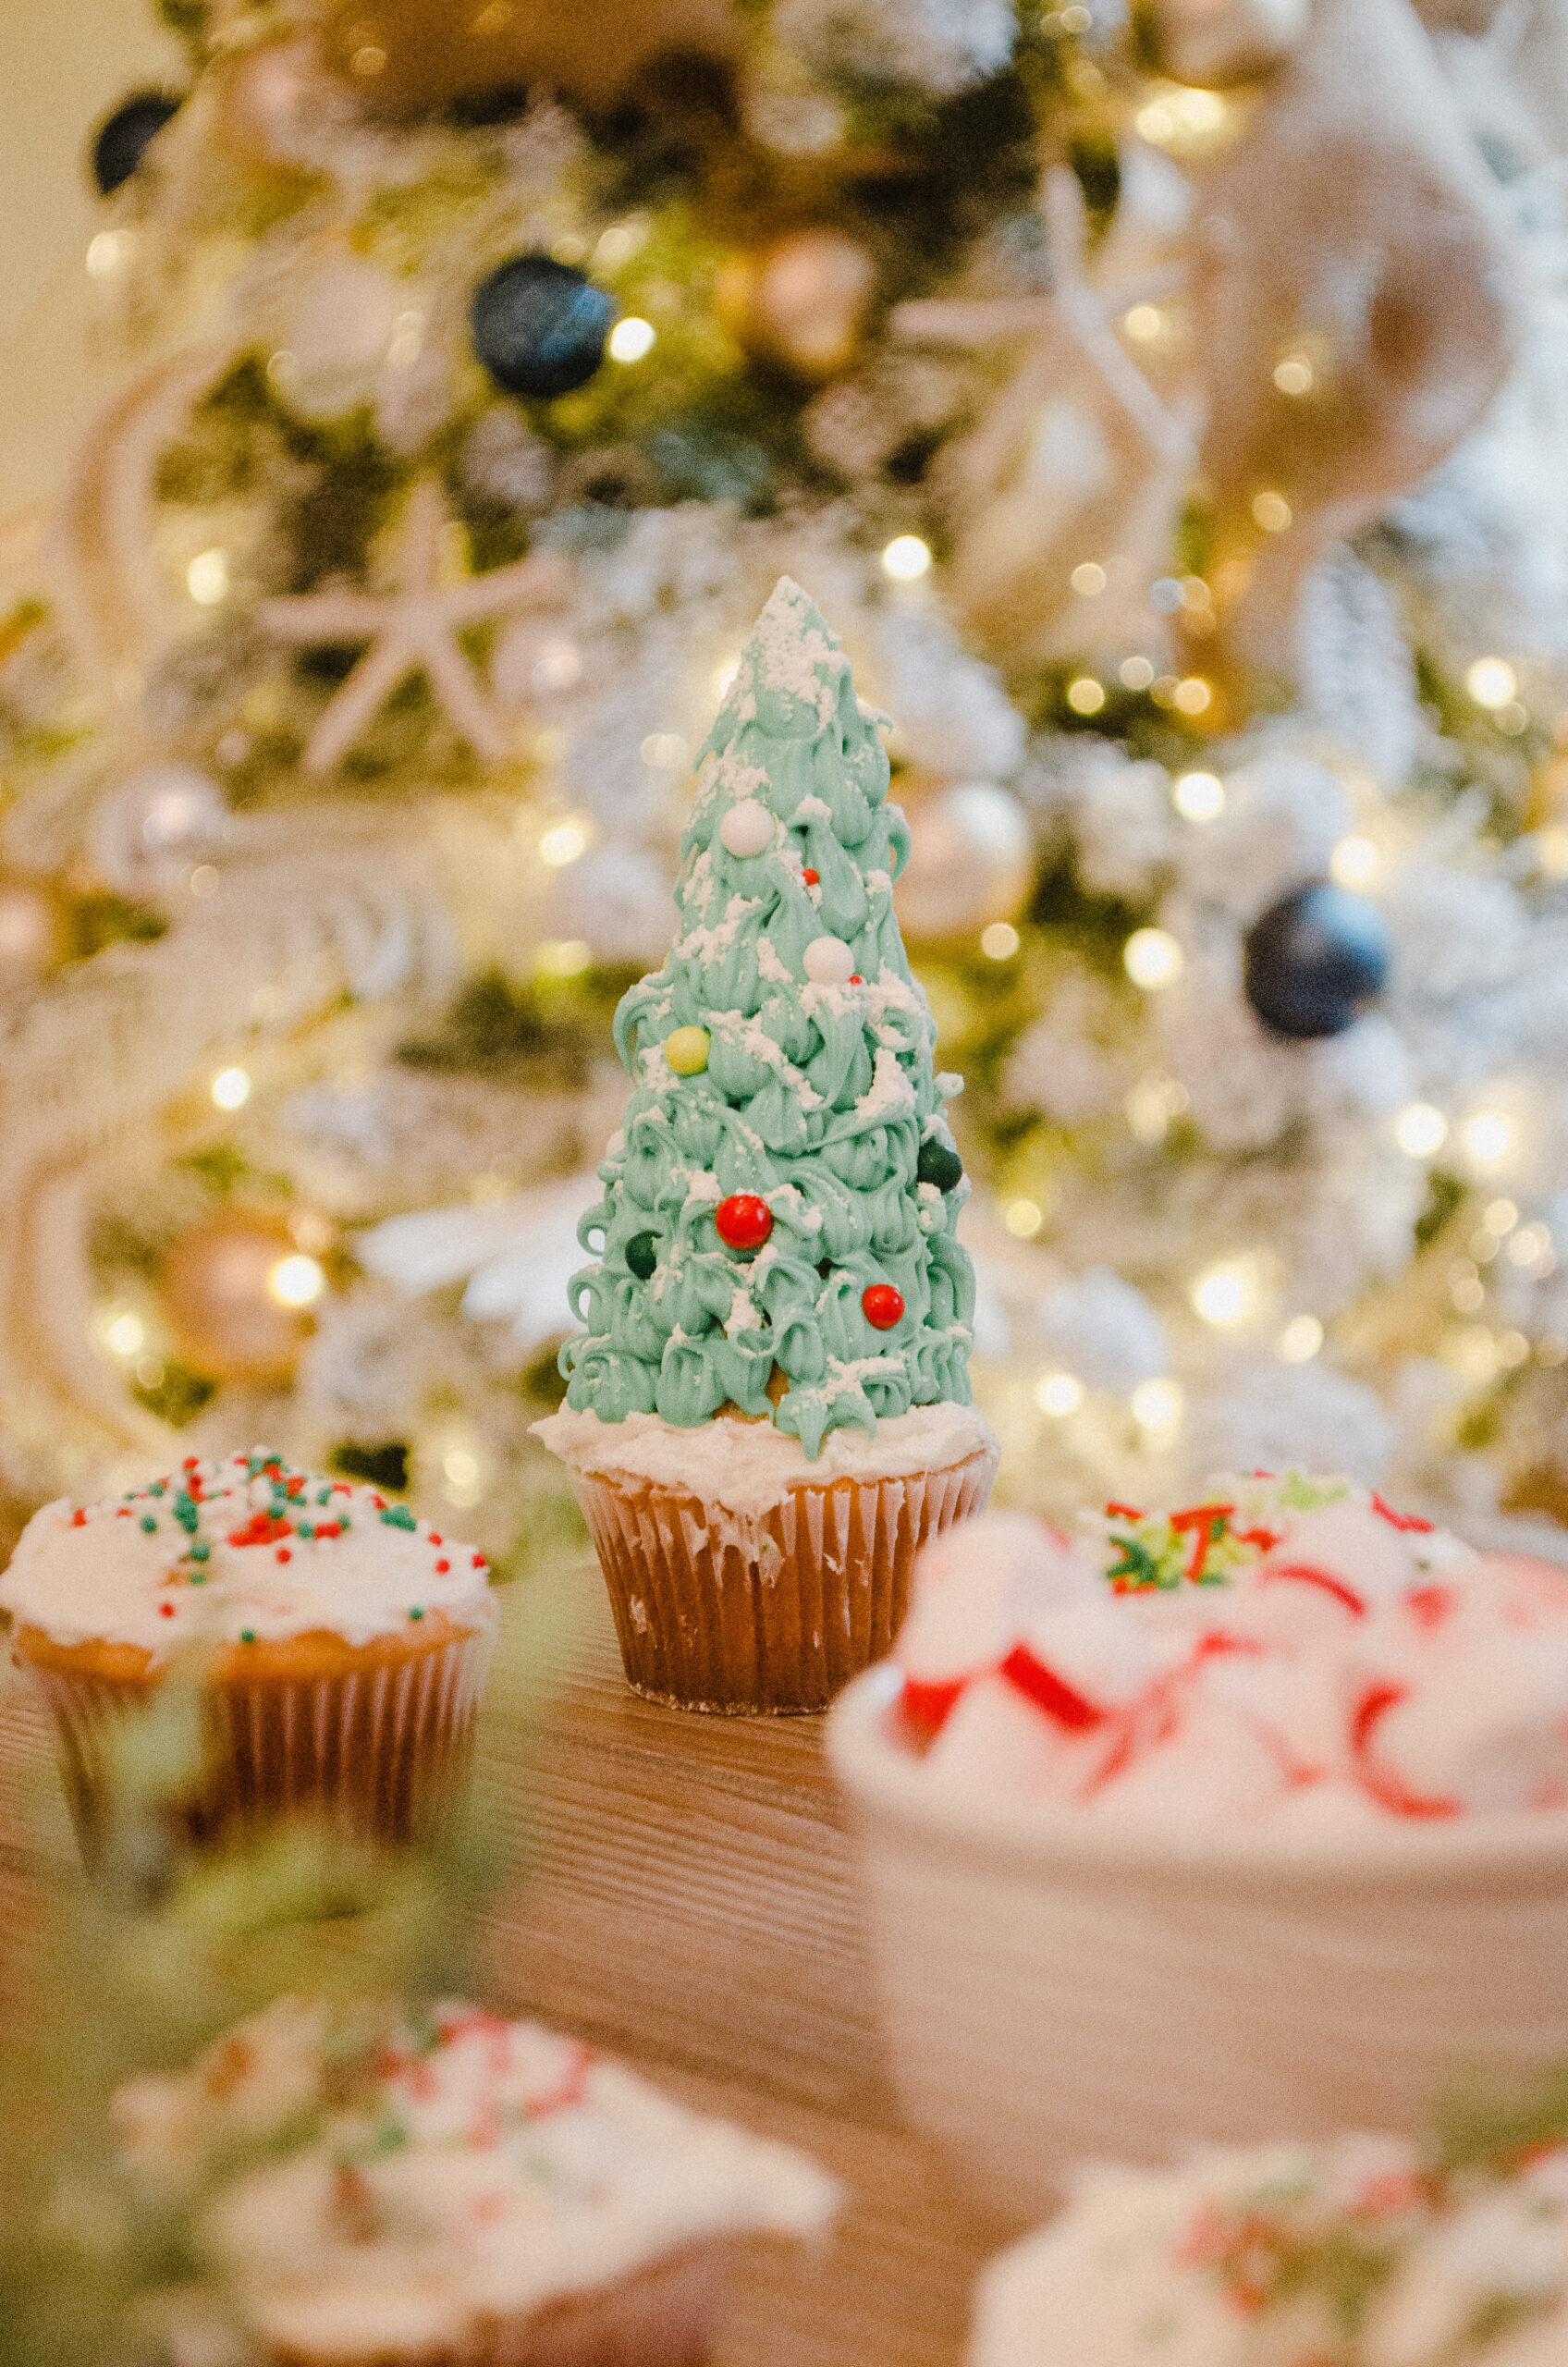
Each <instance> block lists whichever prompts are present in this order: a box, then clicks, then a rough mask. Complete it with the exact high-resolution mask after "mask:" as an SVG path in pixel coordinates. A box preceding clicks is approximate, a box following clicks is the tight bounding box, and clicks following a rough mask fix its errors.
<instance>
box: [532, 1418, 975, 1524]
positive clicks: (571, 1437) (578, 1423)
mask: <svg viewBox="0 0 1568 2367" xmlns="http://www.w3.org/2000/svg"><path fill="white" fill-rule="evenodd" d="M533 1435H534V1437H535V1438H537V1439H541V1440H543V1441H544V1443H545V1446H547V1447H548V1448H549V1450H550V1452H551V1453H552V1454H557V1455H558V1456H559V1457H560V1459H561V1461H562V1462H563V1463H564V1464H566V1465H567V1466H568V1467H569V1469H570V1470H573V1471H578V1472H582V1473H583V1474H584V1475H585V1476H588V1477H593V1478H599V1477H604V1478H620V1479H634V1480H635V1479H644V1480H650V1481H652V1482H653V1483H654V1485H655V1486H656V1487H663V1488H672V1489H680V1490H681V1491H682V1493H684V1494H688V1495H692V1496H695V1497H697V1498H699V1499H700V1500H701V1501H702V1502H704V1503H705V1504H712V1505H717V1506H718V1507H720V1508H722V1509H723V1510H724V1511H726V1512H731V1513H735V1514H738V1515H748V1516H750V1515H756V1514H758V1513H762V1512H766V1509H767V1508H768V1506H769V1505H771V1504H777V1503H779V1502H782V1501H783V1499H784V1497H785V1496H786V1495H787V1494H788V1492H789V1490H790V1489H791V1488H802V1487H823V1486H828V1487H830V1486H831V1485H832V1483H833V1481H834V1480H835V1479H845V1478H852V1479H898V1478H913V1477H914V1476H916V1475H917V1474H922V1473H925V1472H927V1471H940V1470H945V1469H947V1468H949V1466H951V1465H953V1464H955V1463H962V1462H963V1461H964V1460H966V1458H967V1457H968V1456H970V1455H972V1454H984V1453H989V1454H992V1455H995V1454H996V1453H997V1452H998V1449H997V1442H996V1440H995V1438H994V1437H993V1436H992V1434H991V1431H990V1429H989V1427H988V1426H987V1424H986V1420H985V1418H984V1417H983V1416H981V1415H979V1414H977V1413H976V1412H975V1410H974V1406H973V1405H949V1404H942V1405H916V1406H913V1407H912V1409H911V1410H910V1412H909V1413H907V1414H896V1415H891V1416H888V1417H886V1418H884V1419H882V1420H879V1421H878V1423H877V1425H876V1437H875V1438H874V1439H869V1438H867V1437H866V1435H865V1433H864V1431H863V1430H857V1429H835V1430H829V1431H828V1432H827V1435H826V1436H825V1437H824V1439H823V1441H822V1448H821V1452H820V1453H818V1454H817V1456H816V1457H815V1461H808V1459H807V1456H806V1453H805V1450H804V1448H803V1447H802V1444H801V1442H800V1441H799V1439H797V1438H792V1437H791V1436H790V1434H789V1433H788V1432H787V1431H785V1430H780V1429H776V1428H775V1427H774V1425H773V1424H772V1423H771V1422H746V1421H737V1420H731V1419H727V1418H725V1417H722V1416H721V1417H718V1418H717V1419H716V1420H713V1421H709V1422H700V1423H698V1424H697V1425H696V1426H695V1427H694V1428H693V1429H677V1428H676V1427H675V1425H674V1424H673V1423H670V1422H667V1421H665V1420H663V1419H662V1418H661V1417H660V1416H659V1415H657V1414H629V1415H628V1416H627V1417H626V1419H625V1420H624V1421H622V1422H603V1421H601V1420H600V1419H599V1417H598V1416H597V1414H594V1413H593V1412H587V1411H585V1412H582V1413H579V1412H577V1411H576V1410H575V1409H574V1408H573V1407H571V1406H570V1405H563V1406H562V1407H561V1408H560V1411H559V1412H558V1413H556V1414H551V1415H549V1416H548V1417H546V1418H545V1420H544V1421H542V1422H535V1423H534V1425H533Z"/></svg>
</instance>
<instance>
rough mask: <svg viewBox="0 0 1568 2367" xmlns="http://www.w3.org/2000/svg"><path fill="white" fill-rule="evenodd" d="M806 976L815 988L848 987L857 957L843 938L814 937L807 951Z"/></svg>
mask: <svg viewBox="0 0 1568 2367" xmlns="http://www.w3.org/2000/svg"><path fill="white" fill-rule="evenodd" d="M805 965H806V975H807V977H808V978H809V979H810V980H811V982H812V984H813V986H814V987H847V986H848V985H849V983H850V980H851V977H852V976H853V975H854V967H855V957H854V955H853V954H852V953H851V951H850V949H849V947H848V946H847V945H846V944H845V943H844V940H843V938H841V937H814V938H812V941H811V943H810V944H809V945H808V946H807V948H806V950H805Z"/></svg>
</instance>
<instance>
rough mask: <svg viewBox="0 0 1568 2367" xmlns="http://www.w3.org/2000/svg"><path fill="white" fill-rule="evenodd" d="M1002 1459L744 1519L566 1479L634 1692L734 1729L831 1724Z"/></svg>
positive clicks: (874, 1481)
mask: <svg viewBox="0 0 1568 2367" xmlns="http://www.w3.org/2000/svg"><path fill="white" fill-rule="evenodd" d="M995 1471H996V1455H995V1453H994V1452H993V1451H992V1450H990V1449H989V1448H982V1449H979V1450H978V1451H976V1452H975V1453H973V1454H970V1455H967V1456H966V1457H965V1458H964V1459H963V1461H962V1462H961V1463H955V1464H951V1465H949V1466H946V1467H945V1468H943V1469H941V1470H937V1471H931V1472H916V1473H912V1474H910V1475H908V1476H906V1477H903V1478H864V1479H859V1478H837V1479H834V1480H833V1481H831V1482H829V1483H828V1484H827V1485H825V1486H821V1487H813V1486H811V1485H809V1484H806V1485H803V1486H801V1487H792V1488H790V1489H789V1490H787V1492H786V1493H785V1495H784V1496H783V1497H782V1498H781V1500H780V1501H779V1502H778V1503H775V1504H771V1505H769V1506H768V1507H767V1509H766V1511H764V1512H761V1513H758V1514H755V1515H737V1514H732V1513H729V1512H728V1511H726V1510H724V1509H723V1508H722V1507H719V1506H717V1505H708V1504H704V1502H702V1501H701V1499H700V1498H699V1497H697V1496H694V1495H691V1494H688V1493H685V1492H683V1491H680V1490H675V1489H670V1488H665V1487H660V1486H658V1485H656V1484H655V1483H654V1482H653V1481H651V1480H637V1479H632V1478H627V1477H611V1476H610V1475H608V1474H606V1473H603V1472H578V1473H575V1474H574V1475H573V1479H574V1485H575V1487H576V1490H577V1498H578V1502H579V1503H580V1504H581V1505H582V1513H583V1517H584V1519H585V1520H586V1521H587V1523H588V1527H589V1530H590V1533H591V1534H592V1536H593V1539H594V1547H595V1549H596V1551H597V1552H598V1556H599V1564H600V1567H601V1568H602V1569H603V1571H604V1574H605V1583H606V1586H607V1588H608V1589H609V1597H610V1606H611V1608H612V1610H613V1611H614V1613H615V1624H616V1632H617V1634H618V1636H619V1639H620V1656H621V1662H622V1664H623V1666H624V1668H625V1670H626V1677H627V1682H628V1684H629V1685H631V1686H632V1687H633V1689H634V1690H635V1691H636V1692H638V1693H643V1694H646V1695H647V1696H648V1698H649V1699H651V1700H655V1701H662V1702H665V1703H667V1704H668V1705H669V1706H670V1707H672V1708H675V1709H681V1710H706V1711H714V1712H717V1713H719V1714H721V1715H729V1716H748V1715H749V1716H758V1715H762V1716H785V1715H790V1714H794V1713H798V1712H802V1711H813V1710H825V1709H826V1708H827V1704H828V1702H829V1701H830V1700H831V1699H833V1696H834V1695H835V1694H836V1693H837V1692H838V1691H839V1688H840V1687H841V1686H844V1685H846V1684H848V1682H849V1680H850V1678H851V1676H854V1675H857V1674H859V1672H860V1671H861V1670H862V1669H863V1668H865V1667H868V1666H869V1665H870V1663H871V1662H873V1661H876V1660H880V1659H881V1657H882V1655H883V1654H884V1653H885V1652H887V1651H888V1650H890V1649H891V1647H892V1642H893V1638H894V1637H895V1636H896V1635H897V1634H898V1631H899V1627H900V1624H901V1622H902V1619H903V1615H904V1613H905V1610H906V1609H907V1607H908V1602H909V1580H910V1569H911V1566H912V1564H913V1560H914V1556H915V1554H916V1553H917V1552H918V1551H919V1550H920V1548H921V1546H922V1545H924V1544H925V1541H926V1539H927V1538H930V1537H935V1536H937V1534H938V1532H939V1531H941V1530H942V1529H944V1528H949V1527H951V1525H952V1523H953V1522H954V1521H956V1520H963V1519H967V1518H968V1516H969V1515H971V1514H972V1513H977V1512H980V1511H982V1510H983V1509H984V1506H985V1503H986V1498H987V1496H988V1495H989V1494H990V1491H991V1480H992V1478H993V1476H994V1475H995Z"/></svg>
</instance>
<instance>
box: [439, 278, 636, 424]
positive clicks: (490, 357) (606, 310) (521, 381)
mask: <svg viewBox="0 0 1568 2367" xmlns="http://www.w3.org/2000/svg"><path fill="white" fill-rule="evenodd" d="M617 310H618V307H617V305H616V301H615V299H614V297H613V296H606V293H605V291H604V289H603V288H595V287H594V284H593V282H592V280H591V279H589V278H588V277H587V276H586V274H585V273H583V272H581V271H574V270H573V269H572V267H571V265H570V264H565V263H557V262H556V261H555V259H554V257H553V256H550V255H514V256H513V257H512V259H511V261H510V263H504V264H501V266H500V268H499V269H498V270H496V271H493V272H491V274H490V275H489V276H488V278H485V279H482V280H481V281H480V283H479V285H478V287H477V288H475V289H474V291H473V301H472V305H471V307H470V311H469V320H470V325H471V326H472V331H473V350H474V351H475V353H477V354H478V356H479V359H480V361H481V362H483V363H484V367H485V369H486V370H488V371H489V373H490V375H491V376H492V378H494V379H495V381H496V385H497V386H504V387H505V388H506V390H507V392H508V395H535V396H542V397H549V396H553V395H570V393H571V391H572V389H573V388H574V387H575V386H586V384H587V382H588V380H589V379H590V378H591V377H592V376H593V374H594V371H595V370H596V369H597V368H598V366H599V364H600V362H602V361H603V360H604V358H605V340H606V337H608V336H609V333H610V327H611V324H612V323H613V322H614V320H615V317H616V313H617Z"/></svg>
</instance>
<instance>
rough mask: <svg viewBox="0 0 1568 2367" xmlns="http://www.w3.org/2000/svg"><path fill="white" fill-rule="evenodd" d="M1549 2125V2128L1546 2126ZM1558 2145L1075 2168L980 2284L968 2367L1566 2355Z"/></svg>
mask: <svg viewBox="0 0 1568 2367" xmlns="http://www.w3.org/2000/svg"><path fill="white" fill-rule="evenodd" d="M1561 2134H1562V2132H1560V2136H1561ZM1565 2358H1568V2147H1565V2146H1564V2145H1563V2144H1562V2142H1557V2143H1555V2144H1547V2145H1544V2146H1542V2147H1540V2148H1539V2149H1532V2150H1531V2151H1530V2152H1529V2153H1528V2154H1527V2155H1524V2154H1522V2153H1521V2154H1516V2155H1514V2156H1513V2157H1512V2158H1510V2157H1509V2156H1507V2155H1502V2156H1500V2157H1496V2158H1493V2159H1489V2160H1486V2161H1483V2162H1480V2163H1478V2164H1474V2165H1470V2166H1469V2167H1467V2168H1466V2169H1464V2170H1463V2171H1457V2172H1456V2171H1444V2170H1441V2169H1439V2168H1434V2167H1432V2166H1431V2165H1430V2164H1429V2163H1428V2162H1427V2160H1426V2159H1424V2157H1423V2156H1422V2155H1421V2154H1420V2153H1419V2152H1417V2150H1416V2148H1415V2146H1414V2145H1412V2144H1410V2143H1409V2142H1408V2141H1406V2140H1403V2139H1399V2138H1393V2137H1342V2138H1341V2139H1339V2140H1336V2141H1334V2142H1332V2143H1329V2144H1326V2145H1320V2146H1308V2145H1292V2144H1276V2145H1267V2146H1259V2147H1256V2148H1255V2149H1250V2150H1247V2151H1244V2152H1243V2151H1225V2152H1221V2151H1218V2150H1215V2151H1207V2152H1199V2153H1194V2155H1193V2156H1191V2158H1190V2159H1189V2160H1187V2161H1186V2162H1184V2163H1183V2164H1182V2165H1181V2166H1180V2167H1178V2168H1176V2169H1174V2170H1170V2171H1158V2170H1136V2169H1122V2168H1096V2169H1091V2170H1087V2171H1084V2172H1083V2173H1081V2174H1080V2175H1079V2177H1078V2178H1077V2179H1076V2180H1075V2182H1074V2187H1073V2191H1072V2201H1071V2202H1070V2204H1069V2207H1068V2208H1067V2210H1066V2211H1065V2212H1064V2213H1063V2214H1062V2215H1061V2217H1060V2219H1058V2220H1057V2221H1056V2222H1055V2223H1054V2224H1053V2225H1052V2226H1049V2227H1047V2228H1046V2229H1044V2230H1043V2231H1042V2232H1041V2233H1040V2234H1039V2235H1037V2236H1032V2237H1030V2238H1028V2239H1027V2240H1026V2241H1025V2242H1023V2243H1021V2244H1018V2245H1015V2246H1014V2247H1013V2248H1012V2249H1011V2250H1009V2251H1007V2252H1004V2253H1002V2254H1001V2255H1000V2257H999V2258H998V2259H997V2260H996V2261H994V2262H993V2263H991V2265H990V2267H989V2268H988V2269H987V2270H986V2274H985V2275H984V2276H983V2277H982V2278H981V2281H980V2286H979V2290H978V2294H977V2297H976V2303H975V2314H974V2335H973V2339H972V2342H971V2346H970V2351H969V2363H970V2367H1041V2362H1042V2361H1047V2360H1048V2361H1050V2367H1144V2362H1147V2367H1562V2361H1563V2360H1564V2359H1565Z"/></svg>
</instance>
